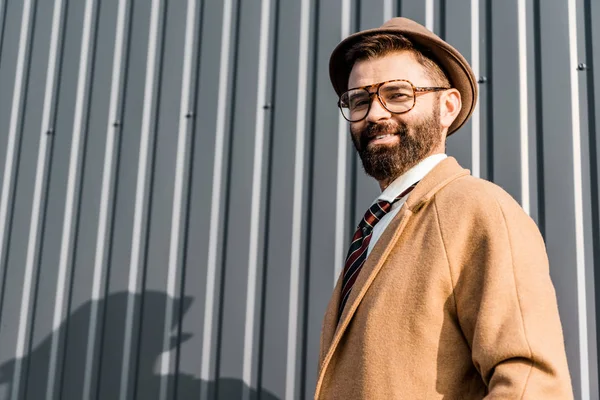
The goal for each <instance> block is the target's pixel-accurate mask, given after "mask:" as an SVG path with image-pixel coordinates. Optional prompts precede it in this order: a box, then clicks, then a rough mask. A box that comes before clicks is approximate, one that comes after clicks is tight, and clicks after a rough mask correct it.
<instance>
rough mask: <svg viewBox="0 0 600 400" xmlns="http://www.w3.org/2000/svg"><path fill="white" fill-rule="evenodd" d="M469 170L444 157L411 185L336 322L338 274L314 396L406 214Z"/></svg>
mask: <svg viewBox="0 0 600 400" xmlns="http://www.w3.org/2000/svg"><path fill="white" fill-rule="evenodd" d="M468 174H469V171H468V170H466V169H463V168H462V167H461V166H460V165H459V164H458V162H457V161H456V159H454V158H453V157H448V158H446V159H445V160H443V161H442V162H440V163H439V164H438V165H437V166H436V167H435V168H434V169H433V170H431V172H430V173H429V174H427V175H426V176H425V177H424V178H423V179H422V180H421V182H420V183H419V184H418V185H417V186H416V187H415V189H414V190H413V191H412V193H411V194H410V195H409V196H408V198H407V200H406V203H405V204H404V205H403V206H402V208H401V209H400V212H399V213H398V214H397V215H396V216H395V217H394V218H393V219H392V221H391V222H390V224H389V226H388V227H387V229H386V230H385V231H384V232H383V234H382V235H381V237H380V238H379V240H378V241H377V243H376V244H375V246H374V247H373V249H372V251H371V253H370V255H369V257H368V258H367V260H366V261H365V264H364V265H363V267H362V269H361V271H360V274H359V275H358V277H357V279H356V282H355V283H354V287H353V288H352V291H351V292H350V297H349V298H348V301H347V303H346V306H345V307H344V310H343V312H342V315H341V318H340V319H339V323H338V308H339V304H340V296H341V285H342V279H341V274H343V273H344V272H343V271H342V272H341V274H340V277H339V278H338V281H337V284H336V286H335V288H334V290H333V294H332V296H331V300H330V302H329V305H328V306H327V310H326V312H325V317H324V321H323V330H322V333H321V354H320V360H322V363H321V367H320V371H319V377H318V380H317V387H316V391H315V399H316V398H318V395H319V391H320V389H321V385H322V383H323V378H324V375H325V372H326V370H327V366H328V365H329V362H330V361H331V358H332V357H333V355H334V353H335V350H336V348H337V345H338V344H339V342H340V340H341V338H342V336H343V334H344V332H345V331H346V329H347V327H348V325H349V323H350V320H351V319H352V317H353V316H354V314H355V312H356V309H357V308H358V305H359V304H360V302H361V301H362V299H363V298H364V296H365V294H366V292H367V290H368V289H369V287H370V286H371V283H372V282H373V280H375V277H376V276H377V274H378V273H379V271H380V270H381V267H382V266H383V264H384V262H385V260H386V259H387V257H388V255H389V253H390V252H391V251H392V249H393V247H394V244H395V243H396V242H397V241H398V239H399V238H400V236H401V234H402V231H403V230H404V227H405V226H406V224H407V223H408V221H409V219H410V217H412V216H413V215H415V214H417V213H418V212H419V210H420V209H421V208H422V207H423V206H424V205H425V204H427V203H428V202H429V201H430V200H431V199H432V198H433V196H435V194H436V193H437V192H438V191H440V190H441V189H442V188H443V187H444V186H446V185H448V184H449V183H450V182H452V181H453V180H455V179H457V178H459V177H461V176H465V175H468Z"/></svg>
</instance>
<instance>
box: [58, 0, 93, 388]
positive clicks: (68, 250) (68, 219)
mask: <svg viewBox="0 0 600 400" xmlns="http://www.w3.org/2000/svg"><path fill="white" fill-rule="evenodd" d="M94 4H95V1H94V0H87V1H86V5H85V11H84V20H83V29H82V30H83V33H82V40H81V51H80V59H79V76H78V80H77V93H76V100H75V114H74V118H73V139H72V142H71V154H70V159H69V172H68V179H67V190H66V192H67V198H66V203H65V214H64V218H63V234H62V240H61V248H60V258H59V265H58V279H57V284H56V300H55V306H54V318H53V322H52V330H53V331H54V332H56V331H58V329H59V327H60V324H61V321H62V319H63V311H64V296H65V293H66V290H67V287H68V286H69V283H68V282H67V280H68V276H67V272H68V269H69V268H70V265H71V262H72V260H71V259H70V256H71V254H72V240H73V233H72V229H73V224H74V222H73V221H74V220H76V219H77V215H78V210H76V205H75V204H76V203H77V201H76V199H75V196H76V193H75V190H76V186H77V180H78V170H79V169H80V168H79V164H80V160H79V159H80V155H79V153H80V151H81V144H80V143H81V136H82V131H83V130H84V129H85V126H84V125H85V124H84V115H83V114H84V111H83V108H84V105H87V106H89V104H88V103H89V96H86V90H87V87H88V71H89V50H90V43H91V41H92V40H93V38H92V37H91V28H92V16H93V10H94ZM58 340H59V337H58V335H52V341H51V345H50V360H49V364H48V386H47V392H46V399H47V400H51V399H52V398H53V397H54V385H55V380H56V363H57V355H58V354H57V353H58Z"/></svg>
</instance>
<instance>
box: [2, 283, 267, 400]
mask: <svg viewBox="0 0 600 400" xmlns="http://www.w3.org/2000/svg"><path fill="white" fill-rule="evenodd" d="M130 296H131V295H130V294H128V293H126V292H122V293H116V294H111V295H109V296H108V297H106V298H104V299H102V300H99V301H96V302H95V303H94V302H92V301H89V302H87V303H85V304H83V305H82V306H80V307H78V308H77V309H76V310H75V311H74V312H73V313H71V314H70V315H69V316H68V317H67V318H66V319H65V320H64V321H63V322H62V323H61V325H60V326H59V328H58V329H57V330H56V331H54V332H51V333H50V334H49V335H48V336H47V337H45V338H44V339H43V340H42V341H41V342H39V344H34V347H33V348H32V350H31V352H30V353H29V354H27V355H26V356H25V357H24V358H23V359H22V360H20V361H21V377H22V378H21V382H20V385H18V386H19V396H18V397H17V398H18V399H27V400H30V399H32V400H33V399H36V400H37V399H45V398H46V396H47V392H48V375H49V360H50V354H51V348H52V341H53V340H57V341H58V353H57V354H58V361H57V366H56V370H57V371H58V374H57V375H56V381H55V384H54V396H53V397H52V398H54V399H60V400H81V399H83V397H84V395H83V393H84V380H85V375H86V373H85V369H86V368H85V366H86V358H87V357H86V354H87V353H88V351H87V346H88V338H89V326H90V320H91V316H92V313H93V312H94V308H95V309H96V310H97V316H98V318H97V321H98V328H97V330H96V333H95V335H96V340H95V345H96V347H95V348H94V353H93V357H92V358H91V359H92V360H93V362H92V363H91V364H92V369H91V371H92V372H91V374H90V376H91V385H90V388H91V390H90V396H89V398H90V399H96V400H105V399H118V398H120V394H119V392H120V383H121V376H122V368H121V365H122V360H123V352H124V343H125V340H124V332H125V330H126V329H125V327H126V324H127V321H126V312H127V303H128V299H129V298H130ZM133 296H134V297H133V298H132V300H133V303H132V304H133V305H134V308H133V309H134V313H133V321H134V330H133V331H134V335H135V334H136V333H137V336H133V340H132V342H131V343H132V346H131V347H132V352H131V361H130V364H129V365H131V368H130V369H129V372H128V387H129V391H128V394H127V398H128V399H130V398H131V399H143V400H146V399H148V400H151V399H158V398H159V393H160V385H161V381H162V383H163V384H166V388H167V393H168V394H167V398H168V399H169V400H171V399H173V400H175V399H179V400H188V399H189V400H191V399H198V398H200V393H205V394H208V398H209V399H216V398H218V399H241V398H242V396H243V394H244V393H245V394H247V395H249V399H250V400H257V399H264V400H276V399H277V397H275V396H274V395H272V394H271V393H268V392H266V391H264V390H260V391H258V390H256V389H252V388H249V387H248V386H247V385H246V384H245V383H244V382H243V381H242V380H241V379H235V378H221V379H218V380H217V381H211V382H207V381H203V380H201V379H199V378H198V377H197V376H195V374H190V373H184V372H181V373H175V374H171V375H161V374H160V373H159V364H160V360H161V356H162V355H163V354H164V353H166V352H170V354H171V357H172V358H175V357H176V355H177V353H178V349H180V348H181V344H182V343H184V342H185V341H187V340H188V339H190V338H191V337H192V336H193V335H192V334H189V333H185V332H181V329H179V323H178V321H181V320H183V316H184V315H185V313H186V312H187V311H188V309H189V308H190V305H191V304H192V298H190V297H186V298H183V299H173V298H170V297H169V296H167V294H165V293H162V292H158V291H145V292H143V293H142V294H136V295H133ZM167 306H168V307H170V309H171V311H172V316H173V321H174V322H173V323H172V325H171V337H170V338H169V339H168V340H167V341H165V340H164V338H163V334H164V324H165V318H166V311H167ZM140 317H141V318H140ZM198 356H199V357H200V352H198ZM16 361H17V360H15V359H12V360H8V361H6V362H2V361H0V400H8V399H9V398H11V393H12V390H13V388H14V387H15V386H14V381H13V380H14V374H15V367H16V364H17V362H16ZM171 370H173V368H171Z"/></svg>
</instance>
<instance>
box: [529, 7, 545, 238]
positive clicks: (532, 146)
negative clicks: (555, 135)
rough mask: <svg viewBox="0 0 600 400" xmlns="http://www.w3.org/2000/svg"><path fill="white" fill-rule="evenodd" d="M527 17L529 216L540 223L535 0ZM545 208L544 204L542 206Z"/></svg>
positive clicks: (537, 42) (537, 40)
mask: <svg viewBox="0 0 600 400" xmlns="http://www.w3.org/2000/svg"><path fill="white" fill-rule="evenodd" d="M525 18H526V21H525V23H526V32H525V37H526V44H527V51H526V62H527V76H526V78H527V94H528V96H527V117H528V118H527V122H528V130H527V133H528V141H527V145H528V150H529V151H528V158H529V164H528V167H529V199H530V202H529V216H530V217H531V218H533V220H534V221H535V222H536V223H537V224H538V226H539V225H540V216H539V215H540V201H541V200H540V197H542V198H543V196H541V195H540V193H541V192H542V191H543V186H540V179H538V176H539V174H540V172H539V170H538V167H539V166H540V160H539V159H538V154H539V152H540V151H541V149H539V148H538V142H539V138H538V136H541V129H539V128H538V118H537V117H538V111H541V109H540V108H539V106H538V96H537V94H538V91H537V87H538V82H539V79H540V76H539V74H538V62H537V58H536V57H537V54H538V53H539V52H538V51H537V49H538V47H539V37H538V30H537V29H536V27H537V24H536V18H538V13H537V9H536V1H535V0H527V1H526V6H525ZM542 208H543V206H542Z"/></svg>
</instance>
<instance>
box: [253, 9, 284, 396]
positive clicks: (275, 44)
mask: <svg viewBox="0 0 600 400" xmlns="http://www.w3.org/2000/svg"><path fill="white" fill-rule="evenodd" d="M279 5H280V1H279V0H275V1H274V3H273V12H272V13H271V15H272V16H273V17H272V21H271V23H272V24H273V28H272V30H271V31H272V32H273V34H272V39H271V40H272V42H271V46H269V48H271V49H273V50H272V51H273V53H272V54H271V57H272V60H271V64H270V68H271V78H270V81H269V84H270V87H269V94H268V95H269V96H270V99H269V101H270V103H271V104H277V74H278V54H277V53H278V51H279V32H280V31H279V28H280V24H279V20H280V19H279V17H280V15H281V14H280V8H279ZM274 137H275V113H274V112H272V111H271V112H270V113H269V137H268V141H267V146H268V155H267V166H266V175H267V177H266V182H265V185H264V186H266V187H267V188H268V189H265V191H267V195H266V196H265V197H266V198H265V206H264V210H265V211H264V212H265V215H264V221H269V220H270V216H271V211H272V209H271V204H272V198H271V196H270V195H268V191H269V189H270V188H271V183H272V181H273V170H274V161H273V152H274V151H275V150H274V149H273V148H274V146H273V141H274ZM269 243H270V233H269V229H268V222H265V230H264V236H263V246H262V252H263V254H268V249H269ZM262 264H263V271H262V277H261V278H262V293H261V299H260V301H261V304H260V317H259V318H260V336H259V339H258V350H257V352H258V365H259V366H261V368H258V371H257V374H256V375H257V376H256V387H257V389H258V391H259V396H260V393H262V377H263V369H262V365H263V361H264V358H265V354H264V342H265V321H266V298H267V290H266V287H267V278H268V260H267V257H263V261H262Z"/></svg>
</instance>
